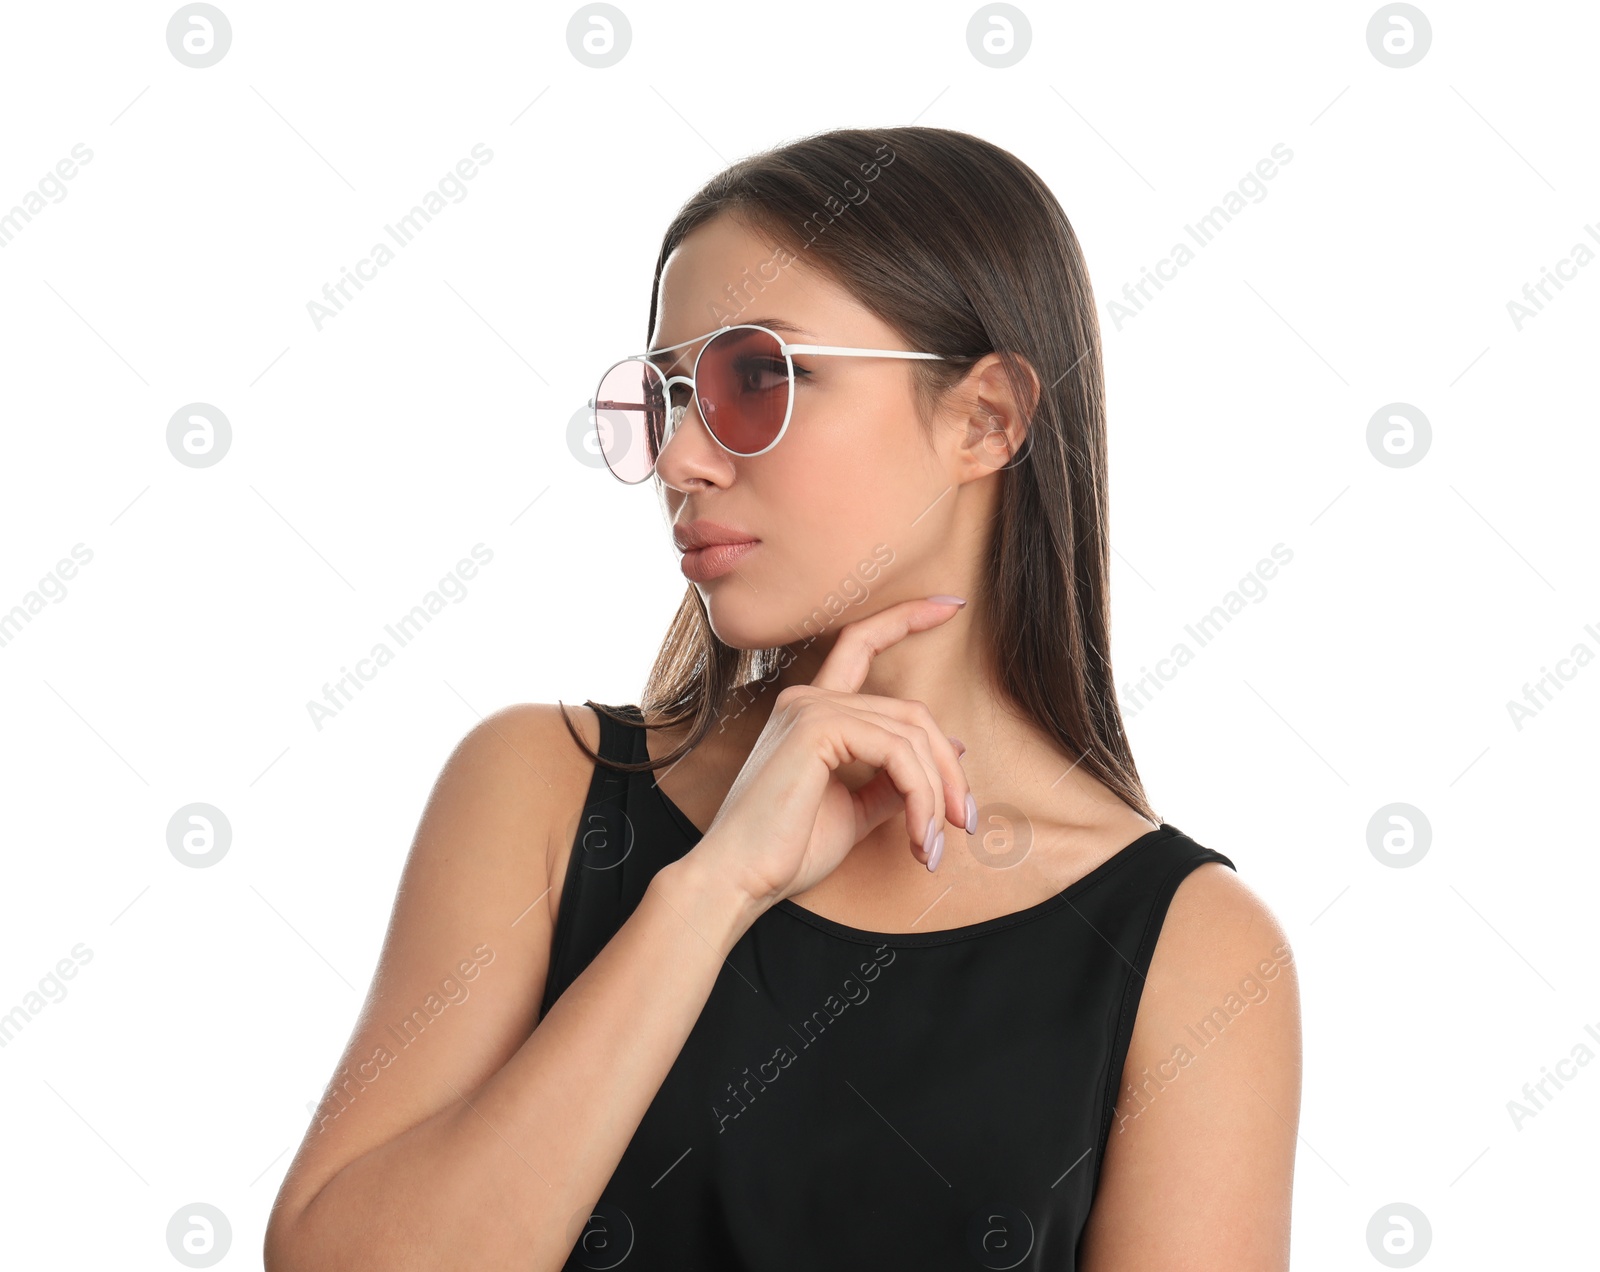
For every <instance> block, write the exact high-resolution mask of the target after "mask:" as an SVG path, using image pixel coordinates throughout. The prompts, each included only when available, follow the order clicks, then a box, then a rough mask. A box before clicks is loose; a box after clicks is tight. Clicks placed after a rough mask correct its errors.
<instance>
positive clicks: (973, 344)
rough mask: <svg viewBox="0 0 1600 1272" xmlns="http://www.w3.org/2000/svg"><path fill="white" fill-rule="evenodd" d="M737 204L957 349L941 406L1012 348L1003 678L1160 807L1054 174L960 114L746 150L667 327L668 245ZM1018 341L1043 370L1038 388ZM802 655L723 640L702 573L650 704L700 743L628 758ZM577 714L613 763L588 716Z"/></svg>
mask: <svg viewBox="0 0 1600 1272" xmlns="http://www.w3.org/2000/svg"><path fill="white" fill-rule="evenodd" d="M724 213H727V214H731V215H733V216H735V217H737V218H738V219H739V220H740V221H741V222H742V223H744V224H745V225H748V226H750V227H752V228H753V229H756V230H759V231H763V232H765V233H766V234H767V235H769V236H771V238H772V239H774V240H776V241H777V242H778V243H780V244H783V245H786V246H787V247H788V248H789V250H790V251H791V252H793V253H794V255H795V256H798V257H800V258H801V259H804V260H805V261H806V262H807V263H808V264H810V265H811V266H812V267H813V268H817V269H820V270H822V271H824V272H825V273H827V274H829V275H830V276H831V277H833V278H835V279H837V280H838V282H839V283H840V284H841V285H842V286H844V287H845V288H846V289H847V290H849V291H850V292H851V293H852V294H853V295H854V296H855V297H856V298H857V300H859V301H860V303H861V304H862V305H864V306H865V307H866V308H867V309H869V310H870V311H871V312H872V313H874V314H875V315H877V317H879V318H880V319H881V320H882V321H883V322H885V323H886V324H888V325H889V326H890V327H892V328H893V329H895V330H896V331H897V332H898V333H899V334H900V335H901V336H902V337H903V338H904V339H905V340H906V342H907V345H906V347H908V348H912V349H922V350H927V351H928V352H931V353H938V354H942V355H944V357H945V358H946V361H943V362H933V361H917V362H912V363H910V366H911V368H912V374H913V376H914V377H915V378H914V381H913V383H914V384H915V385H916V387H917V398H918V409H919V411H920V412H921V413H922V415H923V418H924V420H925V421H926V420H928V419H930V418H931V412H930V411H929V409H928V408H929V407H930V406H931V405H932V404H933V403H934V402H936V401H937V399H938V397H939V395H940V394H941V393H942V392H943V391H944V390H946V389H948V388H949V387H950V386H952V385H953V384H955V383H957V382H959V380H960V379H961V378H962V377H963V376H964V375H965V374H966V372H967V370H968V369H970V367H971V366H972V364H973V363H974V362H976V361H977V359H978V358H979V357H981V356H982V355H983V354H985V353H988V352H990V351H1000V352H1001V357H1002V362H1003V363H1004V365H1005V370H1006V373H1007V375H1008V377H1009V378H1010V380H1011V383H1012V386H1013V390H1014V392H1015V393H1016V395H1017V397H1016V400H1017V401H1019V402H1022V403H1030V402H1031V403H1033V404H1034V410H1033V412H1032V414H1031V416H1030V418H1029V422H1028V430H1027V439H1028V440H1027V442H1026V443H1025V445H1024V446H1023V447H1022V448H1021V455H1020V456H1019V457H1015V458H1013V460H1012V461H1011V462H1010V463H1009V464H1008V465H1007V467H1006V468H1005V469H1004V471H1003V472H1001V473H1000V475H999V480H1000V481H1001V484H1002V485H1001V492H1000V498H999V515H998V517H997V519H996V523H995V531H994V533H993V535H992V536H991V538H990V542H989V547H988V561H987V565H988V568H987V570H986V571H985V572H984V573H983V575H982V582H981V584H980V586H979V587H978V588H977V591H978V593H979V594H978V595H977V596H976V597H974V598H973V600H974V603H975V604H977V605H981V606H982V607H983V613H984V614H985V617H986V620H987V622H986V627H987V630H988V631H989V632H991V633H993V634H994V645H993V647H991V648H989V649H987V650H985V657H986V659H987V661H988V664H989V670H990V682H991V683H993V684H995V685H997V686H998V687H999V690H1000V691H1001V692H1003V693H1004V694H1006V695H1007V696H1008V697H1009V698H1010V699H1011V701H1012V702H1013V703H1014V704H1015V707H1016V709H1017V710H1018V711H1020V712H1021V713H1023V714H1025V715H1026V716H1027V717H1028V718H1030V719H1032V720H1033V721H1034V722H1035V723H1036V724H1037V725H1038V727H1039V728H1040V729H1042V730H1043V731H1045V732H1046V733H1048V734H1050V735H1051V736H1052V737H1054V738H1055V739H1056V741H1057V742H1058V744H1059V745H1060V746H1061V748H1062V749H1063V750H1064V751H1065V752H1067V753H1068V754H1069V755H1070V756H1071V757H1072V758H1073V759H1074V760H1080V759H1081V763H1082V764H1083V767H1084V768H1085V769H1087V770H1088V771H1089V772H1090V773H1093V774H1094V776H1095V777H1096V778H1098V779H1099V780H1100V781H1101V782H1103V783H1104V784H1105V785H1106V786H1107V787H1109V788H1110V789H1111V790H1113V791H1115V792H1116V793H1117V795H1118V796H1119V797H1120V798H1121V799H1122V800H1123V802H1124V803H1126V804H1127V805H1129V806H1130V807H1131V808H1133V809H1135V810H1137V811H1138V812H1139V813H1141V814H1142V815H1143V816H1145V817H1148V818H1150V819H1151V820H1158V819H1157V818H1156V817H1155V814H1154V813H1153V812H1152V810H1151V809H1150V806H1149V804H1148V803H1147V801H1146V799H1145V794H1144V786H1143V784H1142V783H1141V781H1140V779H1139V773H1138V769H1137V768H1136V767H1135V765H1134V762H1133V755H1132V753H1131V751H1130V749H1129V746H1128V739H1127V735H1126V733H1125V732H1124V730H1123V724H1122V714H1121V711H1120V710H1119V708H1118V706H1117V697H1116V689H1115V686H1114V685H1113V683H1112V672H1111V648H1110V610H1109V597H1108V592H1109V586H1110V544H1109V525H1108V516H1107V498H1106V427H1105V389H1104V379H1103V371H1102V367H1101V358H1100V327H1099V322H1098V319H1097V317H1096V313H1095V305H1094V293H1093V290H1092V289H1091V287H1090V285H1089V274H1088V269H1087V267H1086V265H1085V263H1084V259H1083V253H1082V251H1081V250H1080V249H1079V246H1078V240H1077V236H1076V235H1075V234H1074V233H1073V231H1072V226H1071V224H1069V222H1068V221H1067V217H1066V213H1065V212H1064V211H1062V208H1061V205H1060V204H1059V203H1058V202H1057V201H1056V198H1055V196H1054V195H1053V194H1052V193H1051V191H1050V189H1049V187H1048V186H1046V185H1045V184H1044V182H1043V181H1042V180H1040V178H1039V176H1038V174H1036V173H1035V172H1034V171H1033V170H1032V169H1031V168H1029V167H1028V166H1027V165H1026V164H1024V163H1023V162H1022V161H1021V160H1020V159H1018V158H1017V157H1016V156H1015V155H1012V154H1011V153H1010V152H1008V151H1006V150H1003V149H1002V148H1000V147H999V146H996V145H994V144H993V143H991V142H988V141H984V140H983V139H981V138H979V137H975V136H972V135H971V134H969V133H964V132H956V131H952V130H950V129H945V128H921V127H903V128H882V129H864V128H846V129H837V130H834V131H831V132H824V133H819V134H816V135H814V136H810V137H804V138H801V139H800V140H798V141H794V142H790V143H788V144H786V145H782V146H777V147H774V148H772V149H770V150H766V151H763V152H762V153H759V154H756V155H753V156H751V157H749V158H746V159H742V160H740V161H739V162H737V163H735V164H733V165H732V166H731V167H729V168H727V169H725V170H724V171H723V172H721V173H719V174H718V175H716V176H715V177H713V178H712V179H711V180H710V181H709V182H707V183H706V185H705V186H704V187H703V188H702V189H701V190H700V191H699V192H698V193H697V194H695V195H694V197H692V198H691V199H690V200H689V201H688V202H687V203H685V204H684V205H683V207H682V209H681V210H680V211H679V212H678V214H677V216H676V217H675V218H674V219H673V221H672V224H671V225H669V226H668V227H667V231H666V234H665V236H664V237H663V238H662V240H661V253H660V255H659V256H658V257H657V259H656V271H655V280H654V282H653V284H652V286H651V292H650V316H649V322H648V323H647V325H646V340H647V341H648V339H649V335H650V333H651V332H653V331H654V330H655V322H656V308H657V302H658V298H659V294H660V286H661V272H662V269H663V267H664V266H665V264H666V261H667V258H668V256H670V255H671V253H672V251H673V249H674V248H676V247H677V246H678V244H679V243H680V242H682V240H683V239H684V237H685V236H686V235H688V234H689V232H690V231H691V230H693V229H695V228H696V227H697V226H699V225H702V224H704V223H705V222H706V221H708V220H710V219H711V218H713V217H715V216H719V215H722V214H724ZM802 245H803V246H802ZM747 281H748V274H747ZM755 285H756V286H757V288H759V283H756V284H755ZM734 321H737V320H736V319H735V320H734ZM1013 355H1015V356H1020V357H1021V358H1024V359H1026V361H1027V362H1028V364H1029V365H1030V366H1031V367H1032V368H1033V369H1034V370H1035V371H1036V372H1037V374H1038V376H1039V381H1038V387H1039V388H1041V389H1042V393H1041V394H1040V395H1039V396H1038V398H1037V401H1035V397H1034V386H1033V384H1032V382H1031V380H1030V379H1028V378H1026V372H1025V371H1024V370H1022V369H1021V368H1019V367H1017V366H1016V365H1015V364H1014V358H1013ZM784 652H785V647H779V648H775V649H763V650H744V649H736V648H734V647H732V646H730V645H725V644H723V643H722V641H720V640H719V639H718V638H717V636H716V634H715V633H714V632H713V631H712V630H711V623H710V620H709V618H708V616H707V614H706V611H705V605H704V602H703V601H702V600H701V597H700V593H699V591H698V590H697V589H696V588H694V587H693V586H690V587H689V588H688V589H687V590H686V592H685V595H684V599H683V603H682V604H681V605H680V606H679V607H678V612H677V614H676V615H675V616H674V618H673V620H672V624H671V626H670V627H669V628H668V631H667V634H666V638H665V640H664V641H663V643H662V645H661V649H660V651H659V652H658V653H657V655H656V659H655V663H654V665H653V666H652V667H651V669H650V675H649V679H648V680H647V682H646V684H645V688H644V693H643V696H642V697H641V699H640V701H639V704H638V706H639V708H640V710H641V712H642V713H643V718H644V720H645V721H646V722H647V724H648V727H652V728H676V727H677V726H679V725H682V724H684V723H686V722H687V723H688V724H689V726H690V727H689V731H688V734H687V736H686V739H685V741H684V742H683V743H682V744H681V745H679V746H678V747H677V748H676V749H675V750H673V751H672V752H671V754H669V755H665V756H662V757H660V758H659V759H655V760H647V761H645V762H641V763H638V764H627V765H623V764H610V765H609V767H612V768H615V769H620V770H622V771H627V772H639V771H649V770H653V769H656V768H660V767H663V766H665V765H668V764H671V763H674V762H675V761H676V760H678V759H679V758H680V757H682V756H683V755H684V754H686V753H687V752H688V751H689V750H691V749H692V748H693V747H694V746H695V745H697V744H698V743H699V741H700V740H701V739H702V738H703V737H704V736H705V735H706V733H707V732H708V731H709V730H710V728H711V726H712V724H713V723H714V722H715V721H716V719H717V716H718V713H719V711H720V710H721V709H722V708H723V705H724V703H725V701H726V699H727V696H728V695H729V694H730V693H731V692H734V691H736V690H738V689H739V687H740V686H743V685H748V684H750V683H751V682H753V681H755V680H758V679H769V678H770V677H771V676H773V675H775V674H776V673H777V671H778V670H779V669H781V667H782V666H784V665H785V663H786V660H785V659H784V658H783V655H784ZM588 705H590V706H591V707H596V709H597V710H599V708H598V706H597V704H595V703H594V702H592V701H591V702H590V703H589V704H588ZM562 714H563V717H565V714H566V713H565V711H564V710H563V713H562ZM607 714H610V713H609V712H608V713H607ZM567 729H568V731H569V732H570V733H572V736H573V738H574V740H575V741H577V743H578V745H579V747H580V748H582V749H583V751H584V752H585V753H586V754H588V755H590V756H591V757H594V758H595V759H596V760H597V761H598V760H599V757H598V756H595V753H594V751H592V750H590V748H589V747H588V746H587V745H586V744H585V743H584V741H583V739H582V738H581V737H580V736H579V734H578V732H577V730H576V729H575V728H574V727H573V725H572V722H571V720H570V719H568V720H567Z"/></svg>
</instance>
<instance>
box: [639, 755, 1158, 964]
mask: <svg viewBox="0 0 1600 1272" xmlns="http://www.w3.org/2000/svg"><path fill="white" fill-rule="evenodd" d="M642 731H643V730H642V729H641V732H642ZM645 755H646V756H648V755H649V751H648V749H646V750H645ZM645 784H646V785H647V786H648V787H649V788H650V790H651V791H652V792H654V794H655V798H656V801H657V802H658V803H659V804H660V805H661V807H662V808H663V809H664V810H665V811H666V814H667V816H668V817H670V818H671V819H672V820H673V821H674V822H675V823H676V824H677V825H678V827H679V829H681V830H682V831H683V832H684V834H685V835H687V836H688V837H689V846H690V847H691V848H692V847H693V846H694V845H695V844H696V843H698V842H699V841H700V839H701V837H702V834H703V832H702V831H701V830H700V828H699V827H698V826H696V825H695V824H694V823H693V822H692V821H690V820H689V815H688V814H687V813H685V812H684V811H683V810H682V809H681V808H679V807H678V806H677V805H676V804H675V803H673V802H672V797H671V796H670V795H668V794H667V793H666V791H664V790H662V789H661V786H660V784H659V783H658V782H656V781H654V780H650V781H647V782H646V783H645ZM1182 833H1183V832H1182V831H1180V830H1179V829H1178V828H1177V827H1176V826H1173V825H1170V824H1168V823H1167V822H1162V823H1161V824H1160V825H1159V826H1157V827H1156V828H1154V829H1153V830H1147V831H1146V832H1145V833H1144V834H1142V835H1140V836H1139V837H1138V838H1137V839H1135V840H1134V841H1133V842H1132V843H1130V844H1126V845H1124V846H1123V847H1122V848H1119V849H1118V850H1117V851H1116V852H1114V853H1112V854H1111V856H1109V857H1107V858H1106V859H1105V860H1104V861H1102V862H1101V863H1100V864H1099V865H1098V866H1095V867H1094V869H1092V870H1090V871H1089V872H1088V873H1087V874H1085V875H1081V876H1080V877H1078V878H1077V879H1075V880H1073V881H1072V882H1071V883H1069V884H1068V885H1067V886H1066V887H1065V888H1063V889H1062V890H1061V891H1060V892H1057V893H1055V894H1054V895H1052V896H1048V897H1046V898H1045V899H1044V900H1043V901H1037V902H1035V903H1034V904H1033V905H1030V906H1025V907H1024V908H1023V909H1021V910H1014V911H1012V912H1011V913H1010V914H1000V915H996V916H995V917H994V918H992V919H982V920H980V921H978V922H977V923H966V924H963V925H962V926H960V927H953V928H944V929H934V930H932V931H927V932H869V931H868V930H867V929H865V928H858V927H851V926H850V925H849V924H846V923H838V922H835V921H834V920H833V919H829V918H824V917H823V916H822V915H820V914H817V913H816V912H815V911H812V910H808V909H806V908H805V907H804V906H803V905H798V904H796V903H795V902H793V901H791V900H790V899H789V898H788V897H785V898H784V899H783V900H781V901H779V902H778V903H777V904H776V905H775V906H774V907H773V909H775V910H779V911H781V912H782V913H784V914H787V915H789V916H790V917H791V918H795V919H798V920H799V921H800V922H802V923H807V924H810V925H811V926H812V927H814V928H816V929H817V930H818V931H821V932H826V933H828V934H829V935H830V936H836V937H838V938H839V939H841V940H845V941H854V942H857V943H859V944H863V945H873V946H879V945H893V946H898V947H910V946H921V945H943V944H945V943H946V942H949V941H963V940H967V939H969V938H972V937H977V936H987V935H988V934H990V933H992V932H1000V931H1003V930H1004V929H1006V928H1011V927H1016V926H1017V925H1018V924H1021V923H1027V922H1030V921H1031V920H1033V919H1042V918H1043V917H1044V916H1045V915H1047V914H1050V913H1052V912H1054V911H1056V910H1059V909H1060V908H1061V907H1062V906H1064V905H1067V904H1069V903H1070V902H1071V901H1072V898H1073V897H1075V896H1077V895H1078V894H1079V893H1080V892H1082V891H1084V890H1085V889H1087V888H1091V887H1093V886H1094V885H1095V884H1097V883H1099V882H1101V881H1102V880H1103V879H1105V878H1106V877H1107V876H1109V875H1111V874H1113V873H1114V872H1116V871H1117V870H1120V869H1122V867H1124V866H1125V865H1127V864H1128V862H1130V861H1131V860H1132V859H1133V858H1134V857H1136V856H1137V855H1138V853H1139V850H1140V849H1141V848H1143V847H1145V846H1146V845H1147V844H1151V843H1154V842H1155V841H1156V840H1157V839H1163V838H1166V837H1167V836H1169V835H1181V834H1182Z"/></svg>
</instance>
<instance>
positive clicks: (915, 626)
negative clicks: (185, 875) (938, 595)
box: [811, 597, 961, 693]
mask: <svg viewBox="0 0 1600 1272" xmlns="http://www.w3.org/2000/svg"><path fill="white" fill-rule="evenodd" d="M960 610H961V606H959V605H955V604H953V603H951V602H948V601H930V600H928V599H927V598H926V597H919V598H918V599H916V600H913V601H902V602H900V603H899V604H898V605H891V606H889V607H888V608H887V609H883V610H879V611H878V612H877V613H876V614H869V615H867V617H866V618H858V619H857V620H856V621H855V622H853V623H846V624H845V625H844V626H843V627H841V628H840V629H839V636H838V639H837V640H835V641H834V642H833V648H832V649H830V650H829V651H828V656H827V657H826V658H824V659H823V660H822V666H821V667H820V668H819V669H818V671H817V674H816V675H815V676H814V677H813V678H812V681H811V683H812V685H813V686H815V687H816V688H818V689H832V690H834V691H835V692H838V693H855V692H856V690H858V689H860V688H861V686H862V685H863V684H865V683H866V679H867V672H868V670H869V669H870V668H871V667H872V660H873V659H874V658H875V657H877V656H878V655H879V654H881V653H882V652H883V651H884V650H886V649H888V648H890V647H891V646H893V645H895V644H898V643H899V642H900V641H902V640H904V639H905V638H906V637H907V636H909V635H910V634H911V633H912V632H920V631H926V630H927V629H928V628H930V627H937V626H938V625H939V624H940V623H942V622H944V621H945V620H947V619H949V618H951V617H952V616H954V615H955V614H957V613H959V612H960Z"/></svg>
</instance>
